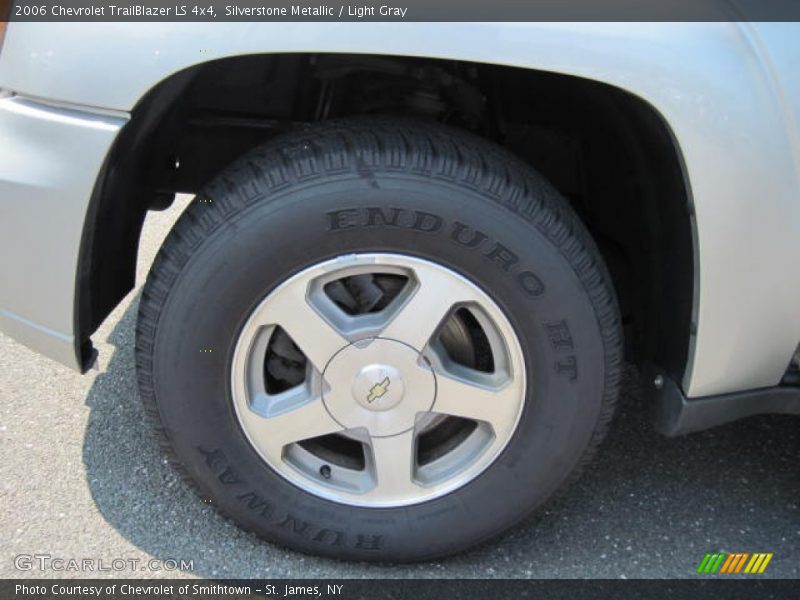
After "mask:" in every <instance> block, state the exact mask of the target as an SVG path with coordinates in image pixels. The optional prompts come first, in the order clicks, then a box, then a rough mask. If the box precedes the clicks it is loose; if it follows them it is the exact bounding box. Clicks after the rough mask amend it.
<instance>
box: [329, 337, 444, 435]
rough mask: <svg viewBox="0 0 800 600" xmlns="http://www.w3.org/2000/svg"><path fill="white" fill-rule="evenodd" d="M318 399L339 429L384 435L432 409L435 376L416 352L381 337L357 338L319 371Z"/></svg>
mask: <svg viewBox="0 0 800 600" xmlns="http://www.w3.org/2000/svg"><path fill="white" fill-rule="evenodd" d="M322 378H323V380H324V382H323V385H322V387H323V389H322V401H323V402H324V403H325V408H327V409H328V412H329V413H330V415H331V416H332V417H333V418H334V419H335V420H336V421H337V422H338V423H339V424H341V425H342V426H343V427H344V428H346V429H357V428H361V427H364V428H366V429H367V430H368V431H369V432H370V435H371V436H372V437H389V436H393V435H397V434H399V433H402V432H404V431H408V430H409V429H412V428H413V427H414V424H415V423H416V419H417V416H418V415H419V414H420V413H426V412H429V411H430V410H431V407H432V406H433V403H434V400H435V399H436V377H435V376H434V374H433V371H432V370H431V368H430V365H428V363H427V362H426V361H425V360H423V359H422V358H421V357H420V355H419V352H417V350H415V349H414V348H412V347H411V346H409V345H408V344H404V343H403V342H398V341H396V340H389V339H385V338H368V339H365V340H359V341H358V342H355V343H353V344H350V345H348V346H345V347H344V348H342V349H341V350H339V351H338V352H337V353H336V354H335V355H334V356H333V358H331V359H330V361H328V364H327V366H326V367H325V371H324V372H323V374H322Z"/></svg>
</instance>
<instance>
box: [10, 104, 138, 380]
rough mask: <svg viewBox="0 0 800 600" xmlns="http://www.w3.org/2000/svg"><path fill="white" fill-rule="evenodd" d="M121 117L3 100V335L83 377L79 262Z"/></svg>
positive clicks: (123, 121) (81, 109)
mask: <svg viewBox="0 0 800 600" xmlns="http://www.w3.org/2000/svg"><path fill="white" fill-rule="evenodd" d="M126 121H127V115H125V114H123V113H117V114H113V113H108V112H104V111H98V112H95V111H93V110H91V109H83V108H78V107H66V106H60V105H55V104H51V103H47V102H43V101H37V100H33V99H30V98H25V97H21V96H14V95H11V96H8V95H6V96H5V97H2V98H0V331H2V332H3V333H6V334H8V335H10V336H12V337H13V338H15V339H17V340H18V341H20V342H22V343H23V344H25V345H26V346H28V347H30V348H32V349H33V350H35V351H36V352H39V353H41V354H43V355H45V356H47V357H49V358H52V359H55V360H57V361H58V362H60V363H62V364H65V365H67V366H69V367H72V368H74V369H79V370H82V369H83V368H84V367H85V366H86V364H85V358H86V357H82V356H81V352H80V348H79V347H78V343H77V342H76V338H75V323H76V317H75V299H76V294H75V290H76V276H77V275H76V274H77V269H78V255H79V251H80V245H81V236H82V235H83V228H84V222H85V218H86V214H87V212H88V208H89V202H90V199H91V196H92V190H93V189H94V186H95V181H96V180H97V177H98V174H99V173H100V170H101V168H102V165H103V161H104V160H105V157H106V155H107V153H108V151H109V149H110V147H111V144H112V143H113V142H114V139H115V138H116V136H117V133H118V132H119V130H120V129H121V128H122V127H123V126H124V124H125V123H126Z"/></svg>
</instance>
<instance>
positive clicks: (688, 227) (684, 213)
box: [75, 54, 697, 381]
mask: <svg viewBox="0 0 800 600" xmlns="http://www.w3.org/2000/svg"><path fill="white" fill-rule="evenodd" d="M331 57H332V58H333V62H334V63H339V64H335V65H334V66H333V67H332V68H333V69H334V70H336V69H340V70H342V69H343V70H345V71H346V70H347V69H348V65H347V61H348V60H349V61H351V63H350V67H349V68H350V69H351V71H352V69H353V65H356V70H358V68H360V67H358V65H361V66H362V67H363V64H362V63H363V62H364V61H367V62H369V61H376V62H377V63H379V65H380V68H379V69H378V71H379V72H380V74H381V76H382V77H383V76H388V78H389V79H390V80H391V77H393V76H394V77H400V78H403V77H405V74H402V73H400V72H399V71H398V67H397V65H398V64H399V65H402V64H404V63H406V64H410V65H419V64H422V65H427V66H428V67H431V68H432V69H433V71H434V72H435V71H437V69H438V70H441V71H442V72H441V73H439V76H443V75H444V76H446V75H447V73H450V74H451V75H452V74H453V73H454V72H457V73H458V76H459V77H462V76H463V77H465V78H467V79H468V81H467V83H468V84H469V86H468V87H467V88H460V89H462V91H463V90H468V89H469V88H470V87H471V88H477V90H478V92H479V94H481V95H483V96H485V97H486V107H487V109H486V110H485V111H484V112H485V114H487V115H489V116H488V117H486V118H485V119H483V122H481V123H477V124H476V123H473V122H471V117H470V116H469V115H468V114H465V115H462V117H461V118H460V122H459V123H458V125H459V126H463V127H466V128H472V129H473V130H475V131H476V132H478V133H480V134H481V135H484V136H486V137H490V138H491V139H494V140H495V141H498V142H499V143H503V144H504V145H507V146H509V147H511V149H512V150H513V151H515V152H516V153H517V154H518V155H519V154H522V155H523V156H522V158H524V159H525V160H527V161H528V162H529V163H531V164H532V165H533V166H534V167H535V168H537V169H539V170H540V171H542V172H543V173H544V174H545V175H546V176H548V177H549V178H550V179H551V181H553V183H554V184H555V185H556V187H558V188H559V189H560V191H561V192H562V194H564V195H566V196H567V197H568V198H569V199H570V201H571V203H573V205H574V207H575V208H576V210H577V212H578V213H579V215H580V216H581V218H582V219H583V220H584V222H585V223H586V224H587V226H588V227H589V230H590V232H591V233H592V235H593V237H595V240H596V241H597V242H598V244H599V245H600V247H601V252H602V253H603V255H604V257H605V259H606V262H607V263H608V264H609V268H610V270H611V272H612V276H613V279H614V284H615V288H616V289H617V293H618V295H619V296H620V297H621V299H622V303H623V309H624V315H623V316H624V318H625V319H626V325H627V328H626V339H627V340H628V351H629V354H630V356H631V357H632V358H633V359H634V360H636V361H637V362H652V363H655V364H657V365H659V367H660V368H661V369H662V370H664V371H665V372H666V373H668V374H669V375H670V376H671V377H673V378H674V379H675V380H676V381H680V380H681V379H682V378H683V377H684V374H685V371H686V368H687V364H688V360H689V354H690V346H691V339H692V335H693V331H694V327H695V326H694V325H693V323H694V316H693V311H694V309H695V305H696V301H697V298H696V296H697V276H696V264H697V256H696V254H697V239H696V238H697V235H696V229H695V227H694V221H693V209H692V202H691V190H690V187H689V182H688V177H687V175H686V169H685V165H684V163H683V158H682V155H681V150H680V147H679V145H678V143H677V140H676V138H675V136H674V135H673V133H672V131H671V129H670V126H669V124H668V123H667V121H666V119H665V118H664V117H663V116H662V115H661V113H660V112H659V111H658V110H657V109H656V108H655V107H654V106H653V105H652V104H650V103H649V102H646V101H645V100H643V99H642V98H640V97H638V96H635V95H633V94H631V93H630V92H628V91H625V90H622V89H621V88H619V87H616V86H614V85H610V84H607V83H600V82H598V81H593V80H591V79H586V78H583V77H578V76H575V75H568V74H559V73H552V72H548V71H540V70H533V69H524V68H518V67H504V66H499V65H492V64H484V63H471V62H456V61H444V60H437V59H425V58H404V57H396V56H381V55H330V54H271V55H246V56H239V57H231V58H224V59H219V60H215V61H209V62H204V63H200V64H197V65H194V66H191V67H189V68H186V69H183V70H181V71H178V72H177V73H174V74H172V75H170V76H168V77H167V78H166V79H164V80H162V81H161V82H159V83H158V84H157V85H155V86H154V87H153V88H152V89H150V90H149V91H148V92H147V94H146V95H145V96H144V97H142V98H141V99H140V101H139V102H138V103H137V104H136V106H135V107H134V109H133V110H132V113H131V120H130V122H129V123H128V124H127V125H126V126H125V127H124V128H123V130H122V131H121V133H120V135H119V136H118V138H117V140H116V142H115V144H114V146H113V148H112V150H111V152H110V153H109V155H108V157H107V159H106V162H105V164H104V167H103V169H102V172H101V175H100V177H99V178H98V180H97V183H96V186H95V190H94V194H93V197H92V200H91V202H90V211H89V213H88V215H87V219H86V223H85V225H84V232H83V237H82V243H81V251H80V256H79V269H78V280H77V292H76V293H77V298H76V314H75V319H76V329H75V330H76V334H77V335H76V343H77V344H79V345H80V346H81V348H82V354H83V355H84V356H87V352H89V351H88V350H87V344H90V336H91V334H92V333H93V332H94V331H95V330H96V329H97V327H98V326H99V324H100V323H101V322H102V321H103V319H105V317H106V316H107V315H108V314H109V313H110V312H111V310H112V309H113V308H114V306H116V305H117V304H118V302H119V301H120V300H121V299H122V298H123V297H124V296H125V294H127V292H128V291H130V290H131V289H132V288H133V286H134V278H135V271H136V269H135V267H136V259H137V254H138V241H139V235H140V232H141V229H142V225H143V222H144V217H145V215H146V213H147V211H148V210H149V209H158V208H162V207H164V206H167V205H168V204H169V202H170V199H171V197H172V195H173V194H174V193H175V192H188V193H192V192H195V191H197V190H198V189H199V188H200V186H201V185H202V184H203V183H205V181H207V180H208V179H210V178H211V177H212V176H213V175H214V174H215V173H216V172H217V171H218V170H219V169H220V168H221V167H223V166H224V165H225V164H227V163H228V162H230V161H231V160H233V159H234V158H235V157H237V156H238V155H240V154H242V153H244V152H245V151H246V150H248V149H250V148H252V147H253V146H255V145H257V144H258V143H260V142H261V141H263V140H266V139H268V138H269V137H270V136H271V135H273V134H274V133H276V132H280V131H283V130H285V129H287V128H291V127H296V126H305V125H306V124H308V123H313V122H316V121H319V120H324V119H325V118H329V117H331V118H333V117H339V116H350V115H353V114H358V113H357V112H354V111H355V109H354V108H353V106H352V103H351V105H348V102H344V105H343V107H342V108H341V109H340V110H339V111H338V112H337V111H334V112H335V114H332V115H331V114H325V113H324V110H325V109H324V102H323V100H324V92H323V88H325V87H326V85H328V84H327V83H326V82H324V81H323V82H322V83H321V82H320V81H319V80H318V79H314V77H315V76H314V66H313V65H314V61H316V64H317V65H319V64H320V63H319V61H320V60H322V61H323V62H324V61H326V60H329V59H330V58H331ZM342 61H343V62H342ZM371 68H372V67H370V69H371ZM453 69H456V71H453ZM470 69H477V70H478V72H479V73H480V74H479V77H478V79H479V80H480V83H479V84H474V82H472V80H471V79H469V77H468V76H467V75H465V74H466V73H468V72H469V70H470ZM387 73H388V75H387ZM393 73H394V74H393ZM351 74H352V73H351ZM346 76H348V77H349V75H346ZM523 80H525V81H527V82H529V84H530V90H529V93H527V94H526V95H525V97H524V98H523V99H522V100H521V101H520V99H519V98H514V94H512V93H511V91H510V89H509V82H514V83H513V85H514V86H517V85H519V82H521V81H523ZM248 82H249V83H248ZM253 82H256V83H253ZM248 85H250V86H251V87H249V88H248ZM421 85H422V84H421ZM412 87H413V86H412ZM423 87H424V86H423ZM434 87H435V86H434ZM400 88H401V89H406V88H404V87H403V86H402V85H401V86H400ZM226 89H227V90H230V89H238V90H240V91H244V92H245V94H246V95H248V94H249V98H250V99H251V100H255V101H257V102H261V103H262V109H261V110H260V111H256V112H255V113H254V112H253V108H252V107H253V103H252V102H250V103H248V102H244V103H243V104H242V105H235V103H234V104H233V105H232V104H231V103H230V102H226V101H222V102H220V100H219V97H220V96H224V93H223V91H224V90H226ZM355 89H356V91H358V85H356V86H355ZM221 90H222V91H221ZM248 90H249V92H248ZM310 90H311V91H315V93H316V95H314V94H309V91H310ZM554 90H556V91H554ZM424 91H426V90H424ZM541 92H543V95H544V98H542V97H541V96H539V94H540V93H541ZM465 93H467V95H470V94H472V92H471V91H467V92H465ZM198 94H200V95H199V96H198ZM201 96H202V97H203V98H204V100H203V102H198V101H197V98H198V97H201ZM428 100H430V98H429V99H428ZM434 100H435V99H434ZM473 100H474V98H473ZM561 101H564V102H565V103H566V105H568V106H567V107H566V108H565V110H573V111H576V112H580V111H588V113H590V117H587V118H585V119H583V123H582V125H581V126H580V127H576V128H574V129H573V128H572V127H571V126H570V124H569V123H568V122H567V120H566V119H565V118H563V117H562V116H561V115H559V114H555V113H553V114H551V115H550V116H549V117H548V119H547V120H546V121H547V122H546V123H544V124H542V123H540V122H537V119H536V118H534V115H533V112H534V111H535V110H536V106H543V105H544V104H546V103H548V102H550V103H558V102H561ZM321 102H322V103H323V104H322V105H321V104H320V103H321ZM526 103H529V104H528V105H526ZM435 104H436V103H435V102H430V104H429V105H425V103H424V102H422V103H421V108H419V110H420V111H421V113H422V114H421V115H420V116H421V117H422V118H434V119H439V120H440V116H441V115H437V114H433V113H432V112H431V111H435V110H436V108H435ZM320 106H322V108H320ZM431 106H433V107H434V108H431ZM405 108H407V107H404V110H399V109H398V107H390V108H387V109H381V110H385V112H386V113H387V114H393V113H398V114H406V112H407V111H406V110H405ZM198 109H199V110H198ZM328 109H329V110H330V107H328ZM321 110H322V111H323V112H320V111H321ZM462 110H465V111H468V110H469V108H468V107H467V108H462ZM426 111H427V112H426ZM511 114H513V115H514V117H513V118H512V119H510V120H509V115H511ZM521 114H528V115H529V119H528V122H527V123H524V124H525V125H526V127H529V128H530V129H531V130H532V131H533V133H532V134H531V135H530V136H529V138H528V139H527V140H525V139H523V140H516V141H515V142H514V143H511V142H509V141H508V135H507V130H508V129H509V125H516V124H518V123H520V122H524V119H523V121H520V120H519V119H520V117H519V115H521ZM591 118H594V119H595V123H594V124H591V123H589V121H590V120H591ZM598 120H599V121H604V120H607V123H599V122H598ZM504 129H505V130H506V131H504ZM581 130H582V131H583V133H581ZM589 130H591V131H589ZM609 142H610V143H611V144H614V145H616V146H619V147H621V148H624V151H622V152H621V153H620V154H619V155H618V156H616V157H615V160H613V161H610V162H609V164H608V165H602V166H600V167H597V166H595V165H591V164H590V165H588V167H589V168H588V172H587V170H586V167H587V165H586V164H585V163H582V162H581V161H580V160H579V159H575V160H573V159H572V158H570V157H569V156H555V155H554V154H553V153H556V154H557V153H558V150H557V147H558V146H559V145H568V146H570V147H571V148H572V151H571V152H572V153H573V154H576V153H580V152H582V151H583V150H582V149H586V148H589V149H590V150H589V154H591V155H592V156H595V157H601V156H602V155H603V153H604V146H607V145H608V144H609ZM539 144H543V145H544V146H545V147H546V151H537V150H536V149H533V150H531V149H530V148H529V146H531V145H533V146H537V145H539ZM208 148H213V149H214V151H213V152H208V151H207V149H208ZM576 148H577V149H576ZM548 152H550V153H551V154H550V157H548V156H547V154H548ZM567 154H569V152H567ZM553 156H555V158H553V160H550V158H552V157H553ZM625 158H627V159H630V161H631V164H632V165H633V166H631V168H632V169H633V170H634V171H636V172H637V176H636V177H633V178H631V180H630V181H627V182H625V183H624V184H623V185H618V184H616V183H614V181H613V178H614V177H621V176H624V177H628V174H627V173H626V165H625V164H624V162H625V160H623V159H625ZM548 161H549V162H548ZM550 163H552V164H550ZM573 163H574V164H573ZM611 163H613V164H611ZM633 163H635V164H633ZM574 178H580V179H586V178H589V179H591V180H593V183H592V184H591V185H590V186H589V188H590V190H589V191H595V192H597V191H598V190H601V189H602V188H603V187H604V186H611V187H612V188H615V189H612V190H605V191H603V192H602V197H601V198H600V200H592V199H591V198H590V199H589V200H587V199H586V198H583V197H582V194H583V195H586V194H585V191H583V192H582V191H580V190H575V189H564V186H568V183H565V182H568V181H570V180H571V179H574ZM615 192H616V195H615ZM637 199H638V201H637ZM634 213H635V214H634ZM620 214H625V215H628V216H626V217H625V219H623V220H624V221H625V223H624V224H622V225H621V224H620V223H619V219H616V218H614V215H620ZM631 215H633V216H631ZM637 232H639V234H641V235H639V234H637ZM88 348H89V349H90V348H91V346H90V345H89V346H88Z"/></svg>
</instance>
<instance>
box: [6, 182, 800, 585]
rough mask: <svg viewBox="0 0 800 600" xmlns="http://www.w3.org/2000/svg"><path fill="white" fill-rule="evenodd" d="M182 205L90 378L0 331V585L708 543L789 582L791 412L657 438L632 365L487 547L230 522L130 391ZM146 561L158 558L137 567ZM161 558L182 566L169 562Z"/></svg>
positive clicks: (697, 548) (474, 560)
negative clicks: (319, 540) (524, 517)
mask: <svg viewBox="0 0 800 600" xmlns="http://www.w3.org/2000/svg"><path fill="white" fill-rule="evenodd" d="M187 202H188V198H186V197H181V198H179V199H178V201H176V204H175V205H174V206H173V208H171V209H170V210H168V211H166V212H163V213H155V214H152V215H150V216H149V217H148V220H147V223H146V228H145V232H144V236H143V240H142V248H141V260H140V265H139V274H138V286H137V289H136V290H135V291H134V292H132V293H131V294H130V295H129V296H128V297H127V298H126V299H125V301H124V302H123V304H122V305H121V306H119V307H118V308H117V309H116V310H115V311H114V313H113V314H112V315H111V316H110V317H109V318H108V319H107V320H106V322H105V323H104V325H103V326H102V328H101V329H100V330H99V331H98V332H97V333H96V334H95V336H94V340H95V345H96V346H97V347H98V349H99V351H100V359H99V362H98V369H99V370H97V371H90V372H89V373H88V374H87V375H83V376H82V375H79V374H77V373H74V372H71V371H70V370H68V369H66V368H64V367H61V366H59V365H57V364H55V363H53V362H50V361H48V360H47V359H45V358H42V357H40V356H37V355H36V354H34V353H33V352H31V351H29V350H27V349H26V348H24V347H23V346H21V345H19V344H17V343H16V342H14V341H13V340H11V339H10V338H8V337H4V336H2V335H0V536H2V540H3V542H2V544H0V548H2V553H1V554H0V577H174V576H197V577H225V578H228V577H230V578H233V577H246V578H249V577H259V578H261V577H276V578H278V577H280V578H284V577H285V578H306V577H313V578H331V577H347V578H392V577H416V578H427V577H434V578H438V577H451V578H471V577H489V578H551V577H598V578H640V577H645V578H651V577H654V578H660V577H689V578H691V577H698V575H696V574H695V569H696V568H697V565H698V564H699V563H700V561H701V559H702V558H703V556H704V555H705V553H707V552H717V551H722V552H773V553H774V558H773V559H772V561H771V563H770V564H769V566H768V568H767V570H766V572H765V573H764V574H763V575H761V576H760V577H784V578H787V577H791V578H796V577H798V576H800V511H799V510H798V504H800V494H799V493H798V492H800V433H799V432H800V428H799V427H798V425H800V420H798V418H796V417H779V416H762V417H753V418H750V419H746V420H743V421H740V422H737V423H733V424H730V425H726V426H723V427H719V428H716V429H713V430H710V431H707V432H701V433H697V434H693V435H689V436H685V437H681V438H677V439H667V438H664V437H661V436H659V435H658V434H657V433H656V432H655V431H654V430H653V428H652V427H651V425H650V423H649V421H648V419H647V416H646V412H647V411H646V410H645V407H644V406H643V402H642V400H641V398H640V395H639V393H638V390H637V385H636V380H637V378H636V374H635V371H634V370H633V369H629V373H628V377H627V382H626V386H625V390H624V394H623V397H622V401H621V403H620V406H619V411H618V414H617V417H616V420H615V422H614V424H613V426H612V428H611V431H610V433H609V436H608V438H607V440H606V442H605V443H604V445H603V446H602V448H601V451H600V453H599V456H598V458H597V461H596V462H595V464H594V465H593V466H592V467H591V468H590V469H588V471H587V472H586V473H585V475H584V476H583V478H582V479H580V480H579V481H578V482H577V483H576V484H575V485H574V486H573V487H572V488H571V489H570V490H569V491H568V492H567V493H566V494H564V495H563V496H562V497H561V498H559V499H558V500H557V501H556V502H555V503H554V504H552V505H550V506H549V507H548V508H547V509H546V510H544V511H542V512H540V513H539V514H538V515H537V516H536V517H535V518H533V519H532V520H530V521H529V522H527V523H525V524H523V525H520V526H519V527H518V528H517V529H516V530H515V531H513V532H512V533H510V534H509V535H507V536H505V537H504V538H502V539H500V540H498V541H496V542H495V543H492V544H490V545H487V546H484V547H482V548H479V549H477V550H474V551H471V552H468V553H465V554H461V555H458V556H456V557H453V558H450V559H447V560H442V561H437V562H424V563H419V564H412V565H399V566H392V565H370V564H362V563H348V562H342V561H336V560H329V559H320V558H315V557H312V556H307V555H303V554H299V553H295V552H292V551H289V550H286V549H284V548H279V547H276V546H274V545H272V544H269V543H267V542H264V541H262V540H260V539H258V538H256V537H255V536H253V535H252V534H248V533H245V532H243V531H241V530H239V529H238V528H237V527H236V526H235V525H233V524H232V523H231V522H229V521H227V520H226V519H224V518H222V517H220V516H219V515H217V514H216V513H215V512H214V510H213V508H212V507H210V506H208V505H205V504H203V503H202V502H201V501H200V500H199V499H198V498H197V497H196V496H195V495H194V494H193V493H192V492H191V491H190V490H189V489H188V488H187V487H186V486H185V485H184V484H183V483H182V482H181V481H180V480H179V479H178V478H177V477H176V476H175V474H174V473H173V472H172V470H171V469H170V468H169V467H168V466H167V465H166V464H165V461H164V459H163V457H162V456H161V455H160V453H159V450H158V447H157V445H156V443H155V441H154V439H153V437H152V436H151V435H150V432H149V430H148V427H147V425H146V423H145V421H144V418H143V414H142V408H141V406H140V402H139V398H138V393H137V390H136V378H135V371H134V357H133V343H134V325H135V319H136V305H137V301H138V294H139V290H140V286H141V283H142V282H143V281H144V277H145V274H146V272H147V269H148V268H149V264H150V262H151V260H152V258H153V256H154V255H155V252H156V251H157V249H158V247H159V245H160V243H161V240H162V239H163V236H164V235H165V234H166V232H167V231H168V230H169V227H170V226H171V223H172V222H173V221H174V219H175V218H177V216H178V215H179V214H180V212H181V211H182V210H183V208H184V207H185V206H186V203H187ZM33 555H46V556H50V557H51V558H50V560H52V559H57V558H62V559H70V558H76V559H83V558H88V559H90V560H93V561H95V562H94V567H95V569H97V568H99V566H101V565H102V566H104V567H105V568H109V567H110V566H111V565H112V564H116V565H117V566H119V565H120V564H121V563H120V562H119V559H122V560H123V561H126V565H130V564H132V562H131V560H132V559H133V560H138V561H140V562H139V563H137V566H136V568H131V567H128V566H126V567H125V568H124V569H122V570H114V569H111V570H107V571H97V570H95V571H84V572H80V571H57V570H53V569H47V570H45V571H41V570H39V569H38V566H37V560H40V559H30V560H26V559H25V558H24V557H26V556H33ZM19 556H22V557H23V559H22V560H20V559H19V558H18V557H19ZM15 558H16V564H15ZM115 559H117V562H116V563H113V561H114V560H115ZM152 559H157V560H159V561H166V563H162V565H163V566H162V568H161V570H159V571H153V570H151V569H150V568H147V567H146V566H145V567H144V568H143V566H142V565H146V564H147V561H149V560H152ZM47 560H48V559H45V562H47ZM170 560H176V561H180V560H184V561H193V563H192V565H191V569H188V568H187V569H184V570H177V571H170V570H167V569H168V568H171V567H172V566H174V565H173V563H171V562H169V561H170ZM29 564H30V566H31V568H30V569H29V570H20V569H26V568H27V566H28V565H29ZM59 564H61V563H59ZM64 564H65V565H69V563H64ZM155 566H158V565H155Z"/></svg>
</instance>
